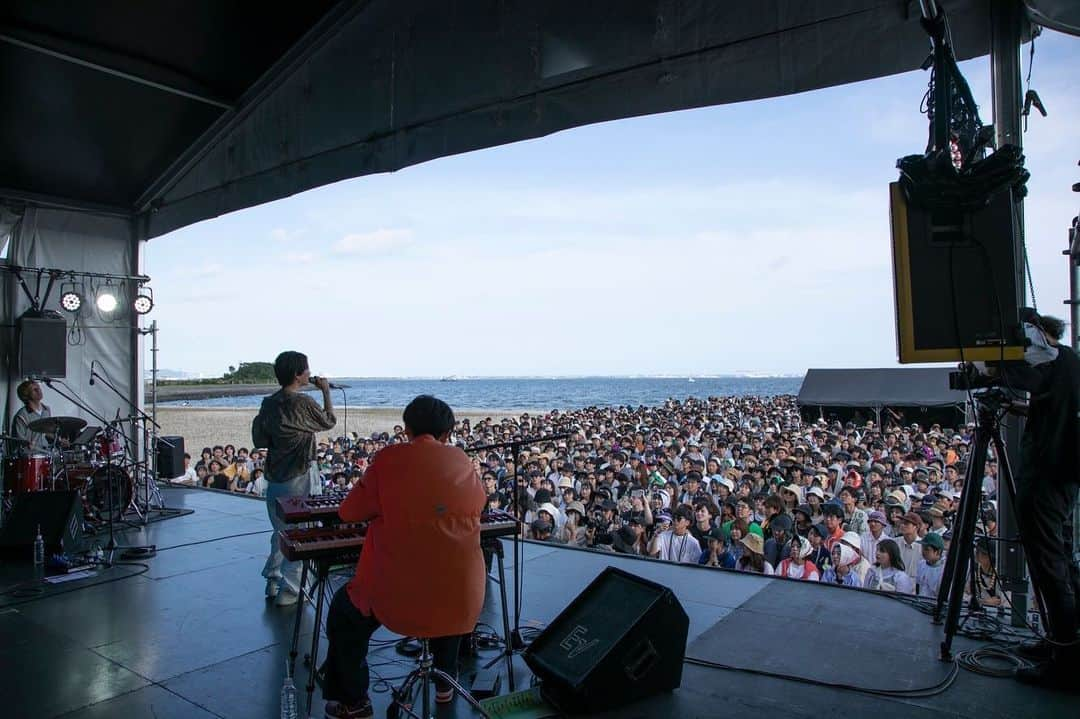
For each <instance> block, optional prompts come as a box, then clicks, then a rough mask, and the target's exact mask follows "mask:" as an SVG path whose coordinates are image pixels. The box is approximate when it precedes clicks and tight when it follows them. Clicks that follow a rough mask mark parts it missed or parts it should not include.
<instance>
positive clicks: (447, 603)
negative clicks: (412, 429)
mask: <svg viewBox="0 0 1080 719" xmlns="http://www.w3.org/2000/svg"><path fill="white" fill-rule="evenodd" d="M486 500H487V497H486V495H485V494H484V488H483V485H482V484H481V482H480V478H479V476H477V474H476V470H474V469H473V465H472V462H471V461H470V459H469V458H468V456H467V455H466V454H465V453H464V452H462V451H461V450H460V449H458V448H457V447H450V446H447V445H445V444H443V443H441V442H439V441H438V440H436V439H434V438H433V437H432V436H431V435H422V436H420V437H417V438H416V439H414V440H413V441H412V442H410V443H408V444H398V445H390V446H389V447H386V448H385V449H382V450H380V451H379V453H378V454H376V455H375V458H374V460H373V461H372V463H371V465H370V466H369V467H368V469H367V472H365V473H364V477H363V479H362V480H361V481H360V482H358V483H357V484H356V486H355V487H353V489H352V491H351V492H349V495H348V496H347V497H346V498H345V501H344V502H342V503H341V509H340V510H338V514H339V515H340V516H341V519H342V520H343V521H345V522H370V524H369V525H368V531H367V536H366V537H365V539H364V549H363V551H362V552H361V553H360V561H359V562H358V563H357V565H356V576H355V577H354V578H353V579H352V580H351V581H350V582H349V585H348V592H349V598H350V599H351V600H352V603H353V605H354V606H356V608H357V609H359V610H360V611H361V612H363V613H364V614H369V615H370V614H374V615H375V617H376V618H377V619H378V620H379V621H380V622H382V623H383V624H384V625H386V627H387V628H388V629H390V630H391V631H393V632H396V633H398V634H402V635H405V636H410V637H442V636H448V635H453V634H465V633H467V632H471V631H472V630H473V629H474V628H475V627H476V620H477V618H478V617H479V616H480V609H481V607H482V606H483V603H484V591H485V581H484V574H485V571H484V557H483V554H482V553H481V551H480V512H481V510H482V509H483V507H484V504H485V503H486Z"/></svg>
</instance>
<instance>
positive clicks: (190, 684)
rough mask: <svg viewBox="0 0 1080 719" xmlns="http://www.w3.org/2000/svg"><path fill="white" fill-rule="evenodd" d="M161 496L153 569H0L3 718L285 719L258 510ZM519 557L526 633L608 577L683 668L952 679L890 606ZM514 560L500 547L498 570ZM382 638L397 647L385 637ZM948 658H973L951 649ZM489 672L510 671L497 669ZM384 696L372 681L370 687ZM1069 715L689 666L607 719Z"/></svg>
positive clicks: (281, 629) (910, 682) (732, 578)
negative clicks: (646, 588) (502, 560)
mask: <svg viewBox="0 0 1080 719" xmlns="http://www.w3.org/2000/svg"><path fill="white" fill-rule="evenodd" d="M165 497H166V500H167V502H168V504H169V506H172V507H185V508H190V509H194V510H195V512H194V514H191V515H189V516H184V517H179V518H176V519H171V520H168V521H164V522H160V523H157V524H151V525H150V526H149V527H146V528H145V529H139V530H129V531H127V532H126V533H124V534H123V535H122V536H121V541H122V542H126V543H128V544H146V543H155V544H157V545H158V547H159V550H160V551H159V554H158V556H157V557H154V558H152V559H149V560H146V562H145V564H146V567H147V569H144V568H143V567H136V566H123V567H117V568H114V569H112V570H108V571H106V572H104V573H102V574H101V575H99V576H97V577H95V578H92V579H87V580H82V581H79V582H72V583H67V584H61V585H57V586H50V587H48V588H47V589H46V591H44V592H40V593H38V592H36V590H32V591H26V585H25V584H23V583H24V582H25V581H26V580H27V579H28V578H29V577H30V576H31V575H32V569H31V567H30V566H29V565H28V564H12V563H6V564H2V565H0V716H4V717H11V718H12V719H16V718H21V717H34V718H36V719H46V718H48V717H60V716H63V717H70V718H71V719H88V718H90V717H114V716H116V717H119V716H124V717H154V718H155V719H173V718H176V719H179V718H181V717H183V718H191V719H203V718H206V717H230V718H232V717H235V718H236V719H247V718H249V717H250V718H252V719H269V718H271V717H276V716H278V713H279V712H278V702H279V693H280V688H281V682H282V678H283V676H284V666H285V659H286V657H287V653H288V645H289V641H290V639H291V631H292V623H293V618H294V612H293V608H276V607H273V606H271V605H269V604H268V603H267V602H265V601H264V599H263V579H262V577H260V576H259V571H260V570H261V568H262V562H263V560H264V558H265V555H266V551H267V547H268V544H269V539H268V534H267V533H266V532H267V530H268V528H269V521H268V520H267V517H266V509H265V506H264V504H262V503H261V502H258V501H254V500H251V499H247V498H243V497H236V496H229V495H227V494H220V493H214V492H206V491H201V490H192V489H178V488H172V489H167V490H166V491H165ZM233 535H247V536H233ZM523 544H524V557H525V562H524V564H523V566H524V568H525V583H524V591H523V609H522V625H523V626H528V625H530V624H533V623H545V622H548V621H550V620H551V619H552V618H554V617H555V615H556V614H557V613H558V612H559V611H560V610H561V609H562V607H564V606H565V605H566V603H567V602H569V601H570V600H571V599H573V598H574V597H575V596H577V594H578V593H579V592H580V591H581V590H582V589H583V588H584V587H585V585H586V584H588V583H589V582H590V581H591V580H592V579H593V578H594V577H595V576H596V575H597V574H599V573H600V572H601V571H602V570H603V569H604V567H606V566H608V565H615V566H618V567H620V568H622V569H625V570H626V571H629V572H631V573H634V574H637V575H640V576H643V577H646V578H649V579H652V580H654V581H657V582H660V583H662V584H665V585H667V586H669V587H671V588H672V589H673V590H674V592H675V593H676V595H677V596H678V597H679V600H680V601H681V603H682V605H683V607H684V608H685V609H686V611H687V613H688V614H689V616H690V636H689V644H688V648H687V656H688V657H696V658H701V659H706V660H710V661H714V662H720V663H724V664H729V665H733V666H737V667H741V668H745V669H754V670H764V671H767V672H773V673H778V674H783V675H788V676H792V675H794V676H801V677H806V678H809V679H817V680H824V681H826V682H830V683H841V684H848V685H859V686H862V687H873V688H877V689H888V690H902V689H913V688H918V687H921V686H930V685H933V684H935V683H937V682H938V681H939V680H940V679H942V678H943V677H945V676H946V674H947V672H948V669H949V667H948V665H945V664H942V663H940V662H938V661H937V648H938V643H939V641H940V629H939V628H937V627H934V626H933V625H931V623H930V619H929V617H927V616H925V615H923V614H920V613H919V612H917V611H916V610H915V609H913V608H911V607H909V606H908V605H906V604H904V603H901V602H898V601H894V600H890V599H887V598H884V597H879V596H876V595H873V594H869V593H863V592H853V591H848V590H843V589H837V588H832V587H822V586H817V585H807V584H803V583H798V582H789V581H783V580H773V579H768V578H765V577H759V576H751V575H745V574H738V573H733V572H724V571H717V570H710V569H704V568H699V567H686V566H678V565H672V564H668V563H663V562H656V561H650V560H635V559H629V558H625V557H618V556H615V555H610V554H605V553H597V552H587V551H575V550H570V549H559V548H555V547H551V546H547V545H537V544H532V543H523ZM511 563H512V557H511V551H510V546H509V543H507V568H508V573H509V569H510V565H511ZM127 575H133V576H127ZM341 581H344V578H343V577H338V578H337V582H341ZM86 585H94V586H86ZM13 588H14V589H13ZM511 604H512V599H511ZM313 615H314V610H313V609H311V608H308V609H307V610H306V617H305V623H304V626H303V632H304V636H303V638H302V641H301V645H302V646H305V645H306V644H307V643H309V642H310V637H311V634H310V632H311V624H312V619H313ZM499 617H500V614H499V603H498V591H497V586H496V585H495V584H494V583H490V584H489V598H488V602H487V605H486V606H485V610H484V616H483V617H482V618H481V619H482V621H484V622H487V623H488V624H490V625H492V626H495V627H500V626H501V623H500V619H499ZM375 638H376V639H391V638H393V635H391V634H389V633H387V632H385V630H380V631H379V632H378V633H377V634H376V635H375ZM322 646H323V648H325V642H323V644H322ZM955 646H956V648H957V649H964V648H972V647H974V646H977V645H976V644H975V643H973V642H970V641H968V640H965V639H962V638H958V639H957V642H956V645H955ZM494 656H495V654H494V650H488V651H482V652H481V654H480V656H479V657H478V658H476V659H470V660H467V661H465V662H463V665H462V676H463V678H464V680H465V683H466V684H467V683H468V679H467V676H468V674H469V673H470V672H471V671H472V668H473V666H474V665H475V664H477V663H487V661H488V660H489V659H490V658H492V657H494ZM372 666H373V682H374V680H375V677H378V676H381V677H383V678H386V679H392V678H398V677H401V676H402V675H404V674H405V673H407V672H408V671H409V669H411V668H412V666H411V663H410V662H409V660H407V659H405V658H404V657H402V656H400V655H398V654H397V653H396V652H395V650H394V648H393V647H392V646H387V647H386V648H384V649H382V650H380V651H379V652H377V653H376V654H375V655H373V658H372ZM514 666H515V674H516V677H517V681H518V688H522V687H523V686H526V685H527V683H528V679H529V677H530V673H529V671H528V668H527V667H526V666H525V663H524V661H523V660H522V659H521V658H520V657H515V660H514ZM496 667H497V668H499V670H500V671H501V672H503V673H504V675H505V665H504V664H503V663H499V664H497V665H496ZM306 681H307V670H306V669H304V668H301V667H298V670H297V683H298V684H299V685H300V688H301V692H302V690H303V687H302V685H303V684H304V683H305V682H306ZM395 683H396V682H395ZM382 686H384V685H379V684H377V683H376V684H373V689H380V688H382ZM503 689H504V691H505V690H506V681H505V676H504V677H503ZM372 698H373V701H374V702H375V705H376V715H377V716H383V715H384V710H385V707H386V705H387V703H388V694H387V693H386V692H385V691H383V692H381V693H373V695H372ZM1078 706H1080V703H1078V702H1077V700H1076V698H1075V697H1073V696H1069V695H1066V694H1058V693H1055V692H1049V691H1043V690H1035V689H1031V688H1028V687H1025V686H1023V685H1020V684H1018V683H1016V682H1015V681H1013V680H1010V679H993V678H989V677H984V676H981V675H976V674H971V673H968V672H966V671H961V672H960V673H959V676H958V677H957V679H956V681H955V683H954V684H953V685H952V686H951V687H950V688H948V689H947V690H946V691H945V692H944V693H941V694H938V695H936V696H932V697H921V698H920V697H904V698H896V697H892V696H889V697H884V696H876V695H870V694H864V693H856V692H852V691H847V690H842V689H838V688H833V687H824V686H819V685H812V684H806V683H800V682H794V681H790V680H785V679H779V678H774V677H770V676H765V675H762V674H755V673H745V672H737V671H730V670H720V669H715V668H706V667H701V666H697V665H693V664H686V665H685V667H684V672H683V683H682V688H681V689H679V690H678V691H675V692H673V693H665V694H662V695H659V696H656V697H653V698H651V699H648V700H645V701H642V702H640V703H638V704H635V705H633V706H630V707H624V708H621V709H618V710H615V711H612V712H611V716H618V717H620V718H626V717H654V718H655V717H720V716H724V717H727V716H734V717H743V716H753V717H762V716H784V717H808V718H813V719H822V718H823V717H832V716H871V715H872V716H874V717H875V719H885V718H886V717H894V716H895V717H904V718H905V719H918V718H920V717H927V718H929V717H939V716H943V715H944V716H964V717H978V718H979V719H991V718H994V717H1001V718H1002V719H1005V718H1009V719H1012V718H1014V717H1075V716H1077V715H1078V709H1077V707H1078ZM302 708H303V709H306V707H302ZM314 708H315V713H314V714H313V716H316V717H321V716H322V701H321V700H320V699H319V694H318V690H317V689H316V699H315V707H314ZM302 715H304V714H302ZM470 715H471V712H470V710H469V708H468V706H467V705H465V703H464V702H463V701H461V700H458V701H456V702H455V703H454V704H453V705H451V706H450V707H449V708H440V709H439V716H447V717H451V716H470Z"/></svg>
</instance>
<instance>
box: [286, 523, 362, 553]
mask: <svg viewBox="0 0 1080 719" xmlns="http://www.w3.org/2000/svg"><path fill="white" fill-rule="evenodd" d="M366 533H367V526H365V525H357V524H341V525H338V526H336V527H315V528H311V529H286V530H284V531H283V532H281V534H280V535H279V542H280V543H281V553H282V554H284V555H285V558H286V559H288V560H289V561H290V562H304V561H308V560H317V559H334V560H337V561H341V562H347V561H348V560H349V559H350V558H351V559H353V561H355V559H356V558H357V557H359V556H360V548H361V547H363V546H364V535H365V534H366Z"/></svg>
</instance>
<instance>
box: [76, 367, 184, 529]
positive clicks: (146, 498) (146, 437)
mask: <svg viewBox="0 0 1080 719" xmlns="http://www.w3.org/2000/svg"><path fill="white" fill-rule="evenodd" d="M90 379H91V380H94V379H97V380H100V381H101V382H102V383H103V384H104V385H105V386H106V387H108V388H109V389H110V390H111V391H112V393H113V394H115V395H116V396H117V397H119V398H120V399H121V400H123V401H124V402H125V403H127V405H128V406H129V407H130V408H131V409H132V410H134V412H135V415H136V416H134V417H133V418H132V425H133V426H132V435H134V434H135V428H134V422H135V421H139V420H141V421H142V423H143V432H142V435H143V438H142V441H143V461H142V462H141V463H140V462H139V461H138V455H137V454H136V455H135V456H134V457H133V459H134V460H135V465H136V467H141V468H142V469H141V471H143V472H145V482H143V502H144V504H145V507H146V511H145V512H139V514H140V515H141V516H142V524H143V526H144V527H145V526H146V525H147V524H149V523H150V511H151V506H150V483H151V482H153V483H154V494H155V495H157V497H158V499H159V500H160V504H161V506H160V507H157V508H156V509H155V510H154V511H157V512H160V513H163V514H167V513H173V514H176V515H178V514H180V512H181V510H179V509H170V508H168V507H166V506H165V499H164V498H163V497H162V496H161V493H160V492H159V491H158V488H157V482H156V481H155V479H156V478H155V475H156V474H157V469H158V467H157V459H156V454H155V453H154V452H152V451H151V446H152V447H153V449H154V450H156V449H157V438H158V431H159V430H161V425H160V424H158V423H157V422H155V421H154V418H153V417H151V416H150V415H148V414H147V413H146V412H144V411H143V410H142V409H140V408H139V406H138V405H136V404H135V403H134V402H132V401H131V400H130V399H128V398H127V397H126V396H125V395H124V393H123V392H121V391H120V390H119V389H117V388H116V385H114V384H113V383H112V382H110V381H109V378H108V377H105V376H104V375H101V374H98V373H97V372H95V371H94V368H93V367H91V368H90ZM125 439H127V441H128V445H129V446H134V445H135V442H133V441H132V439H134V436H132V437H127V436H125ZM151 442H152V444H151ZM150 457H154V462H153V468H152V469H151V462H150ZM135 494H136V495H137V494H138V483H136V485H135ZM135 509H136V512H138V505H136V507H135Z"/></svg>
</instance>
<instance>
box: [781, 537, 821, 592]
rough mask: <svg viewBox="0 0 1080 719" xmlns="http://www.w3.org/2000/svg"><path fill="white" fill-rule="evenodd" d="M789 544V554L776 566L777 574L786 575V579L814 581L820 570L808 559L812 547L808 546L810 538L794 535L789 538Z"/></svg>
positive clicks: (819, 575) (816, 579)
mask: <svg viewBox="0 0 1080 719" xmlns="http://www.w3.org/2000/svg"><path fill="white" fill-rule="evenodd" d="M789 544H790V556H789V557H788V558H787V559H785V560H783V561H782V562H780V566H779V567H777V570H776V574H777V576H781V577H787V578H788V579H801V580H803V581H805V582H816V581H818V580H820V579H821V572H819V571H818V568H817V567H816V566H815V565H814V563H813V562H811V561H809V557H810V554H811V552H813V548H812V547H811V546H810V540H809V539H806V538H805V537H800V536H799V535H797V534H796V535H795V536H794V537H792V538H791V542H790V543H789Z"/></svg>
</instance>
